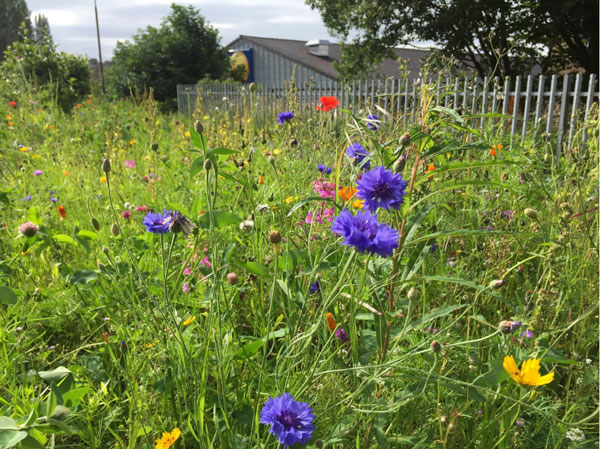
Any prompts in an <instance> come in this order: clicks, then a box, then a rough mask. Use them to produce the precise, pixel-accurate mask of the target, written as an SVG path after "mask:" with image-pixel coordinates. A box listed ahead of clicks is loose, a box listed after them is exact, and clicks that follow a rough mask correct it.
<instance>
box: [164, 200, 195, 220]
mask: <svg viewBox="0 0 600 449" xmlns="http://www.w3.org/2000/svg"><path fill="white" fill-rule="evenodd" d="M167 208H169V209H170V210H176V211H179V212H181V213H182V214H183V215H185V216H186V217H191V216H192V215H191V214H190V212H189V211H188V210H187V209H186V208H185V207H183V206H182V205H181V204H177V203H167Z"/></svg>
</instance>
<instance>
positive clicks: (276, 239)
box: [269, 231, 281, 245]
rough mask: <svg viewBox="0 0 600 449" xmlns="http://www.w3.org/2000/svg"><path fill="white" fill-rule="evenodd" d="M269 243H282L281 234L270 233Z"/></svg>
mask: <svg viewBox="0 0 600 449" xmlns="http://www.w3.org/2000/svg"><path fill="white" fill-rule="evenodd" d="M269 242H271V243H272V244H273V245H277V244H278V243H281V234H280V233H279V231H271V232H269Z"/></svg>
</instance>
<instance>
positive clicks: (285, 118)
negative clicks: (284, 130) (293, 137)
mask: <svg viewBox="0 0 600 449" xmlns="http://www.w3.org/2000/svg"><path fill="white" fill-rule="evenodd" d="M293 118H294V113H293V112H281V113H280V114H279V115H278V116H277V123H279V124H280V125H283V124H284V123H285V122H289V121H290V120H291V119H293Z"/></svg>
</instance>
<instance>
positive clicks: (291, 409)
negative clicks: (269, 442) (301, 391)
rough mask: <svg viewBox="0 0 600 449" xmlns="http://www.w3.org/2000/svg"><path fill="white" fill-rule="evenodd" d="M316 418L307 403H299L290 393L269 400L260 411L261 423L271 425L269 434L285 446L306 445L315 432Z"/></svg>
mask: <svg viewBox="0 0 600 449" xmlns="http://www.w3.org/2000/svg"><path fill="white" fill-rule="evenodd" d="M314 419H315V416H314V415H313V414H312V409H311V408H310V407H309V405H308V404H307V403H306V402H297V401H295V400H294V398H293V397H292V396H291V395H290V394H289V393H283V394H282V395H281V396H276V397H274V398H269V400H268V401H267V402H265V405H264V407H263V408H262V410H261V411H260V422H261V423H262V424H270V425H271V428H270V429H269V432H270V433H272V434H273V435H275V436H276V437H277V439H278V440H279V442H280V443H281V444H282V445H283V446H284V447H288V446H293V445H294V444H296V443H300V444H306V443H308V441H309V440H310V439H311V438H312V433H313V431H314V430H315V426H313V424H312V422H313V420H314Z"/></svg>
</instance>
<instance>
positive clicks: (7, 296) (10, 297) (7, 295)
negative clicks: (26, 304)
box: [0, 285, 17, 304]
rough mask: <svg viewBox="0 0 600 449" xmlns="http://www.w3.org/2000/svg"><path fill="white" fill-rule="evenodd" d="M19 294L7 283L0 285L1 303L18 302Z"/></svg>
mask: <svg viewBox="0 0 600 449" xmlns="http://www.w3.org/2000/svg"><path fill="white" fill-rule="evenodd" d="M16 302H17V295H16V294H15V292H14V291H12V289H11V288H9V287H6V286H5V285H1V286H0V304H16Z"/></svg>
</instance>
